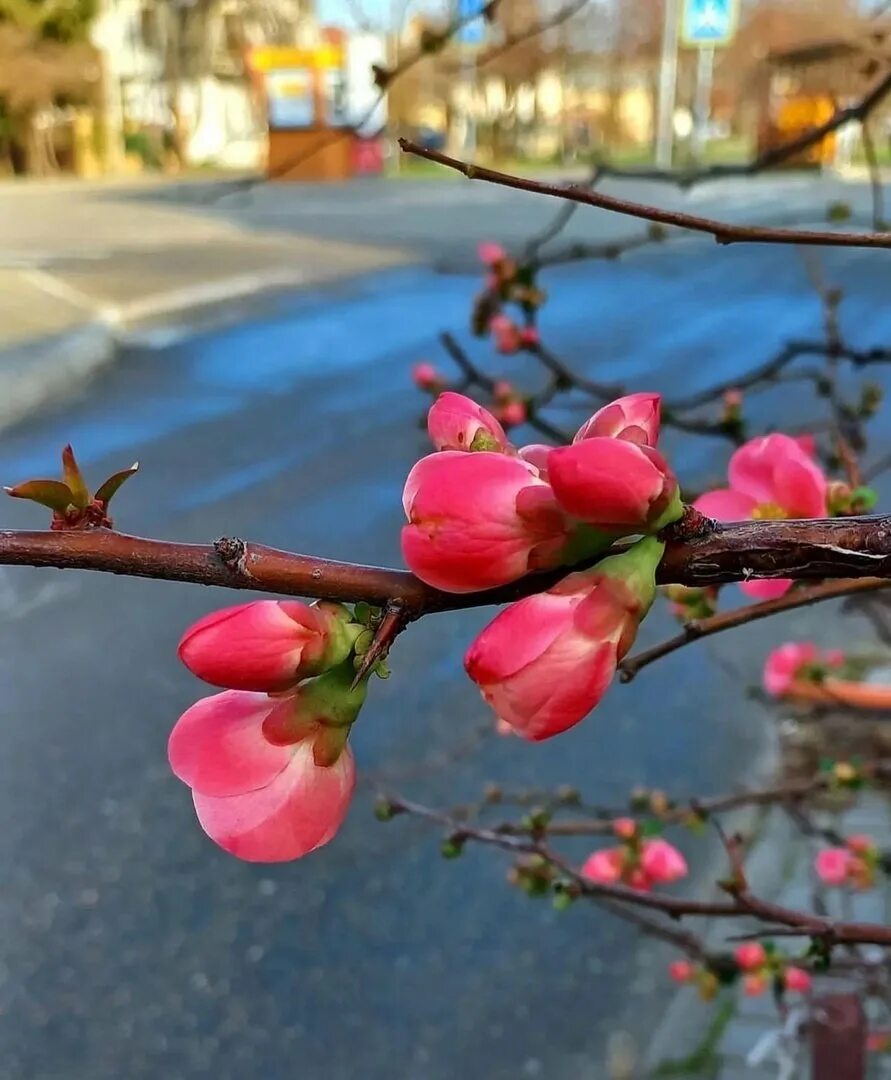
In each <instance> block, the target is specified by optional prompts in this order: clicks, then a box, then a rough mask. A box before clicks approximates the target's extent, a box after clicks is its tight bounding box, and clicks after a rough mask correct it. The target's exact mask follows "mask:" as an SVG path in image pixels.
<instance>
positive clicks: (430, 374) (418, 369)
mask: <svg viewBox="0 0 891 1080" xmlns="http://www.w3.org/2000/svg"><path fill="white" fill-rule="evenodd" d="M411 377H412V381H413V382H414V384H415V386H417V387H418V389H419V390H435V389H436V387H438V386H440V385H441V384H442V376H441V375H440V374H439V372H438V371H437V370H436V368H435V367H434V366H433V364H429V363H427V362H426V361H421V363H419V364H414V365H413V366H412V369H411Z"/></svg>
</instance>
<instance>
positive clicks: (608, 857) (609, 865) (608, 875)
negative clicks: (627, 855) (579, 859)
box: [582, 848, 622, 885]
mask: <svg viewBox="0 0 891 1080" xmlns="http://www.w3.org/2000/svg"><path fill="white" fill-rule="evenodd" d="M621 876H622V852H621V851H620V849H619V848H606V849H604V850H602V851H595V852H594V854H593V855H589V856H588V858H587V859H586V860H585V862H584V864H583V865H582V877H585V878H587V879H588V880H589V881H594V882H596V883H597V884H598V885H614V884H615V883H616V882H617V881H618V880H619V879H620V878H621Z"/></svg>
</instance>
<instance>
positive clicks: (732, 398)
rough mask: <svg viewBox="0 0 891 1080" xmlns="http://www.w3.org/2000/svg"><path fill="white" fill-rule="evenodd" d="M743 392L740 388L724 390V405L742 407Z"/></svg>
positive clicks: (730, 407)
mask: <svg viewBox="0 0 891 1080" xmlns="http://www.w3.org/2000/svg"><path fill="white" fill-rule="evenodd" d="M742 403H743V392H742V390H736V389H734V390H725V391H724V405H725V406H726V407H727V408H728V409H739V408H742Z"/></svg>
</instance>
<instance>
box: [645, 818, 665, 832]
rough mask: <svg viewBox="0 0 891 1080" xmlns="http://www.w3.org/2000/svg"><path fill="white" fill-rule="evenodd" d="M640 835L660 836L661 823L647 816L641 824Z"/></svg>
mask: <svg viewBox="0 0 891 1080" xmlns="http://www.w3.org/2000/svg"><path fill="white" fill-rule="evenodd" d="M640 835H641V836H661V835H662V825H661V823H660V822H658V821H656V820H654V819H653V818H648V819H647V820H646V821H645V822H644V823H643V824H642V825H641V828H640Z"/></svg>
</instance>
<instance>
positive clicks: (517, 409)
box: [498, 401, 528, 427]
mask: <svg viewBox="0 0 891 1080" xmlns="http://www.w3.org/2000/svg"><path fill="white" fill-rule="evenodd" d="M498 413H499V416H500V417H501V422H502V423H503V424H506V425H507V427H516V426H517V425H518V424H525V423H526V416H527V414H528V410H527V408H526V402H525V401H509V402H508V403H507V404H506V405H502V406H501V408H500V409H499V410H498Z"/></svg>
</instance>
